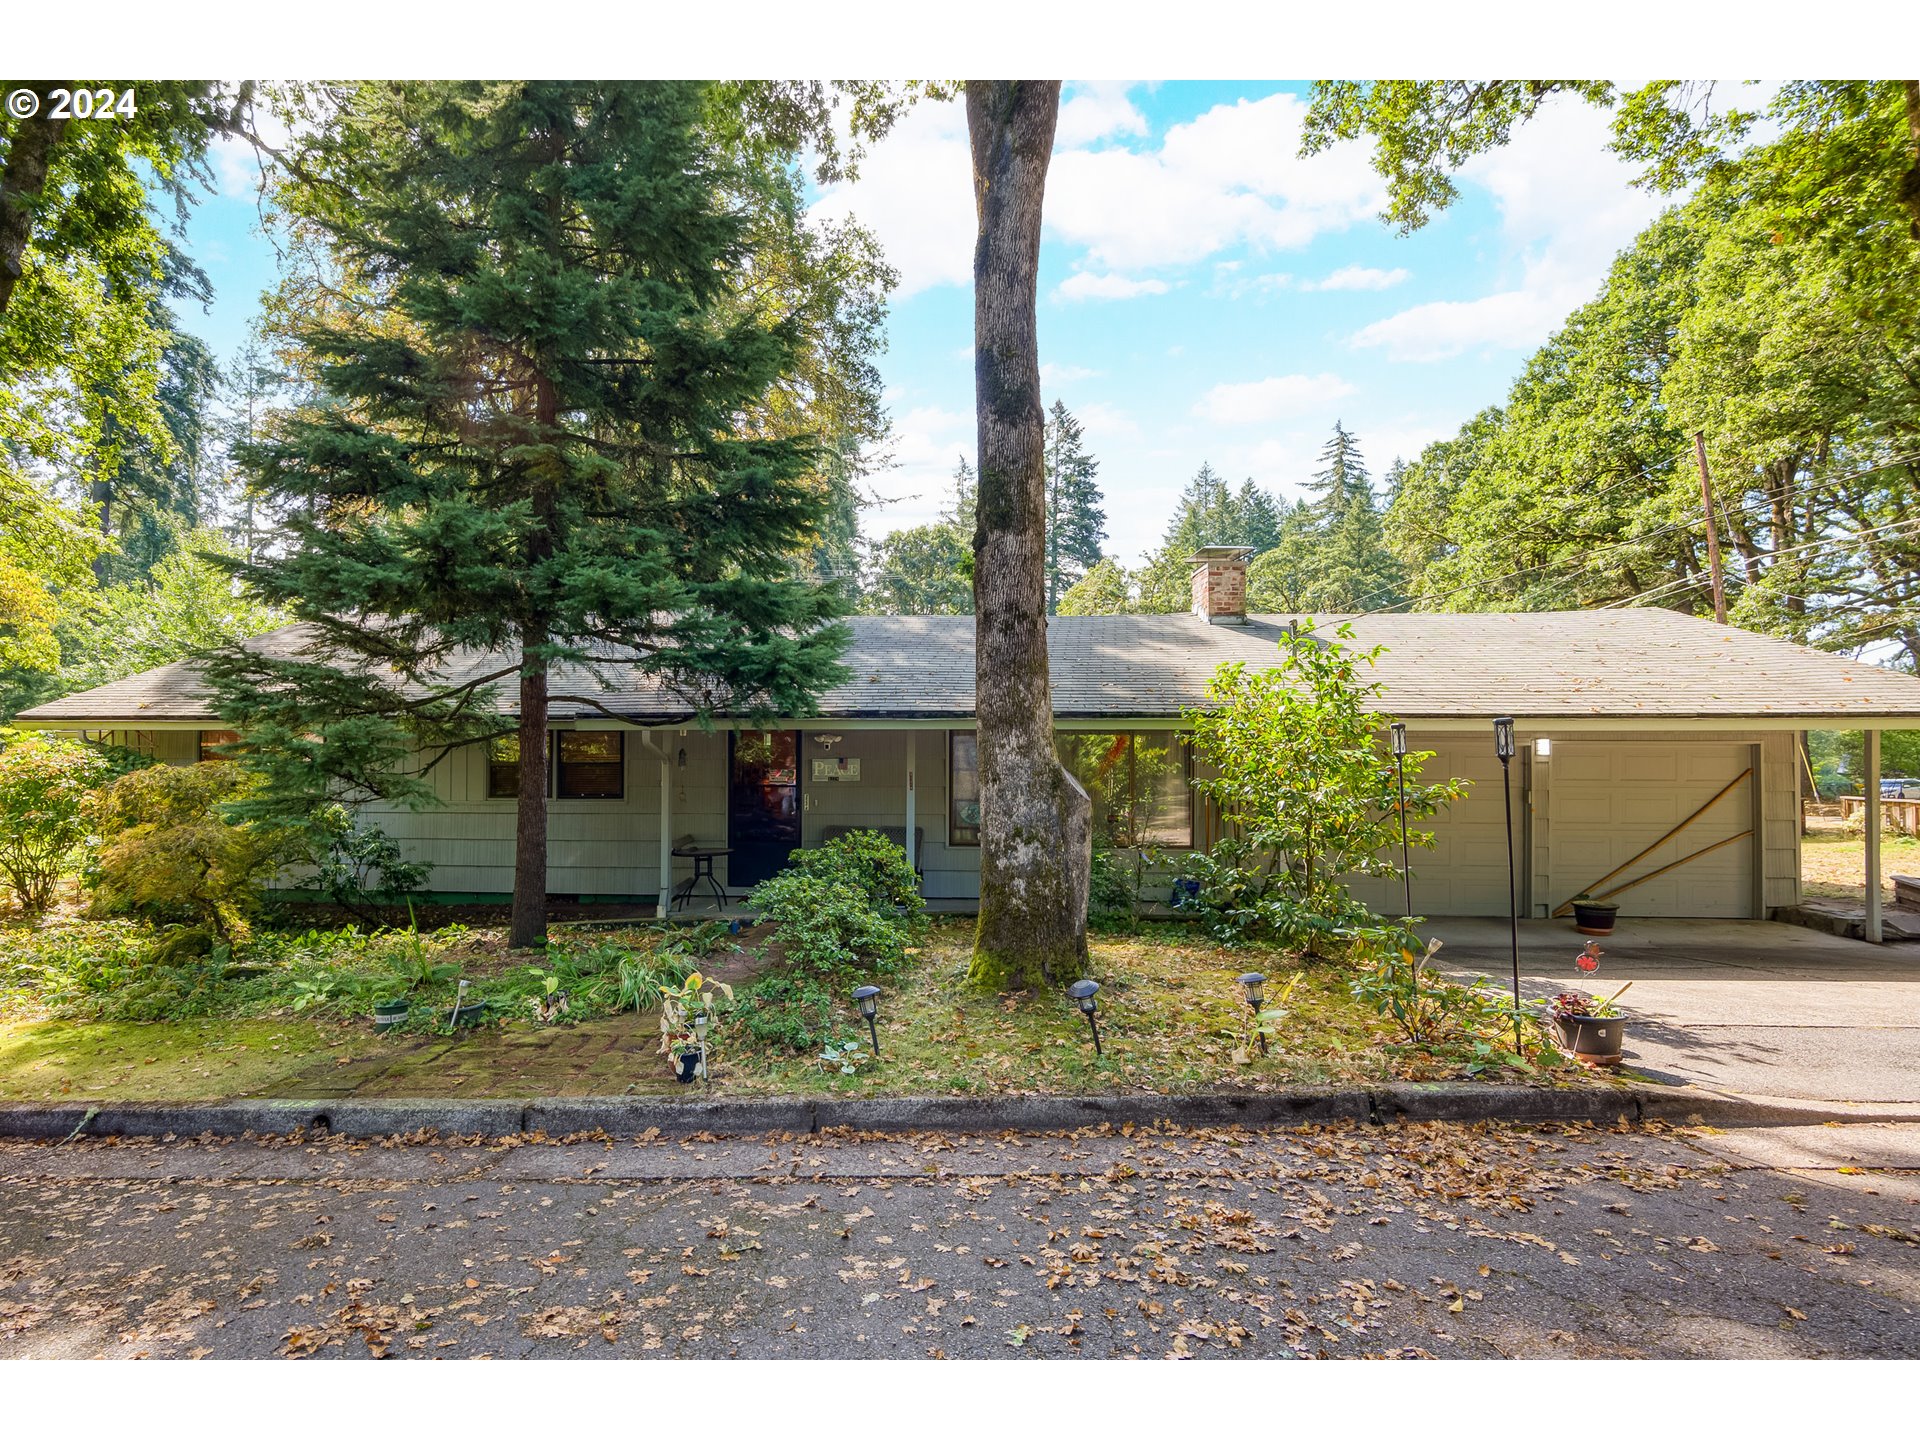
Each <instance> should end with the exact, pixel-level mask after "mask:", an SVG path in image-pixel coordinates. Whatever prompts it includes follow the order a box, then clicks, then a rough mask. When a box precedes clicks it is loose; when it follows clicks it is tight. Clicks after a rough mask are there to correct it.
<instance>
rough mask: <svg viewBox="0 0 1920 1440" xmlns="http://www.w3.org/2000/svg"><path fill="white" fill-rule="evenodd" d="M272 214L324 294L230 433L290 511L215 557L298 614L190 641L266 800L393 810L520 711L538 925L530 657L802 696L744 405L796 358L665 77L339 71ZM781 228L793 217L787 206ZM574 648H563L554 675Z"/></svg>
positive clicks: (527, 862) (788, 602) (683, 97)
mask: <svg viewBox="0 0 1920 1440" xmlns="http://www.w3.org/2000/svg"><path fill="white" fill-rule="evenodd" d="M345 102H346V103H345V104H343V105H341V106H338V107H336V108H335V109H334V110H333V112H332V114H331V116H330V118H329V120H328V122H327V124H326V126H325V127H324V129H323V130H322V131H321V133H319V134H318V135H316V136H314V137H312V138H311V139H310V140H308V141H307V142H306V144H305V153H303V154H302V155H301V156H299V157H298V164H297V166H296V169H295V176H296V178H295V179H294V180H292V181H290V182H289V184H288V186H287V187H286V190H285V192H284V194H283V196H282V197H281V198H282V202H283V204H284V206H285V207H286V208H287V209H288V210H289V211H290V212H291V213H293V214H294V215H296V216H297V217H299V220H300V222H301V223H304V224H306V225H310V226H313V227H316V228H317V231H318V233H319V234H320V235H321V237H322V238H323V240H324V242H325V248H326V250H327V251H328V253H329V254H330V257H331V259H332V262H333V264H334V265H335V267H336V268H337V270H338V272H339V275H340V277H341V283H340V285H339V286H338V287H336V288H337V293H339V294H340V295H341V296H342V297H343V298H341V299H340V300H339V301H338V302H337V303H333V304H329V305H327V306H325V307H322V308H321V309H320V310H319V311H318V312H317V313H315V314H313V315H312V316H310V317H309V318H307V319H306V320H305V321H304V323H303V324H302V326H301V327H300V328H299V330H298V333H297V334H296V335H295V336H294V339H295V340H296V341H297V343H298V345H299V346H301V347H303V349H304V352H305V355H306V357H307V359H308V360H309V361H310V370H311V374H312V376H313V378H314V382H315V393H314V395H313V396H312V398H311V403H310V404H309V405H308V406H306V407H305V408H304V409H302V410H301V411H299V412H297V413H295V414H294V415H292V416H291V417H288V418H287V419H286V420H285V421H284V423H282V424H281V425H279V426H278V427H277V429H276V430H275V432H274V433H273V435H272V436H271V437H270V438H269V439H266V440H264V441H262V442H259V443H256V444H255V445H253V446H252V447H251V448H250V449H249V451H248V452H247V454H246V456H245V457H244V458H245V460H246V462H247V463H248V465H249V467H250V468H251V470H252V472H253V474H254V476H255V478H256V480H257V482H258V484H259V486H260V487H261V489H262V491H263V492H264V495H265V497H266V498H267V500H268V501H269V503H271V504H273V505H274V506H275V508H276V509H278V510H279V511H281V512H283V513H284V514H285V515H286V516H287V520H286V527H285V528H286V533H287V543H286V544H285V545H284V547H283V548H282V550H281V552H280V553H276V554H271V555H261V556H258V557H255V558H254V559H253V560H252V561H251V562H248V561H245V560H241V561H238V562H235V563H234V568H235V569H236V570H237V571H238V572H239V573H240V574H241V575H242V576H243V577H244V579H245V581H246V583H247V584H248V586H250V587H251V589H252V590H253V591H254V592H255V593H256V594H257V595H258V596H260V597H261V598H262V599H264V600H266V601H268V602H269V603H271V604H273V605H275V606H277V607H280V608H281V609H284V610H286V611H288V612H290V613H292V614H294V615H296V616H297V617H299V618H300V619H301V620H304V621H306V622H307V628H306V629H305V630H303V631H299V632H293V634H294V636H296V637H297V640H296V641H295V642H294V643H281V644H278V645H271V646H268V647H265V651H266V653H262V651H261V650H259V649H252V650H250V649H246V648H241V647H233V648H229V649H228V650H226V651H224V652H222V653H220V654H219V655H218V656H217V657H215V659H214V661H213V662H212V664H211V665H210V666H209V677H210V679H211V681H212V683H213V685H214V688H215V690H216V693H217V699H218V703H219V705H220V710H221V714H222V715H223V716H226V717H227V718H228V719H229V720H230V721H231V722H233V723H235V724H236V725H237V727H238V728H240V729H242V730H243V731H244V732H245V734H246V735H247V738H248V740H249V742H250V744H249V746H248V750H249V755H248V763H249V764H251V765H253V766H254V767H255V768H257V769H259V770H261V771H263V772H265V774H266V776H267V778H268V780H269V782H270V783H269V785H268V787H267V793H268V795H269V796H270V797H271V799H270V800H269V802H267V803H269V804H273V805H278V806H281V807H283V808H293V809H298V808H299V807H301V806H306V805H311V804H312V803H313V802H314V801H315V800H316V799H318V798H320V797H322V796H324V795H335V796H344V797H346V798H369V797H374V796H378V797H384V798H387V799H390V800H397V801H400V802H403V803H423V802H424V799H425V797H426V794H427V790H426V786H425V783H424V782H423V780H422V778H421V773H420V772H421V768H422V766H423V764H425V763H429V762H430V760H431V758H432V756H433V755H435V754H437V753H444V752H445V750H446V749H448V748H451V747H455V746H460V745H467V744H474V743H479V742H482V741H486V740H489V739H492V738H494V737H499V736H504V735H507V734H516V735H517V737H518V746H519V752H518V753H519V777H518V821H517V828H516V845H515V870H514V893H513V925H512V942H513V943H514V944H515V945H519V946H524V945H529V944H533V943H536V942H538V941H539V940H540V939H541V938H542V937H543V935H544V933H545V925H546V889H547V883H546V868H547V793H548V783H547V769H548V760H547V737H548V724H547V722H548V705H549V702H550V701H554V700H563V699H564V700H571V701H574V702H575V703H582V704H588V705H591V704H593V703H594V701H593V700H592V698H591V697H583V696H565V695H562V694H560V693H558V691H554V692H552V693H550V686H549V678H550V675H552V674H553V672H554V670H555V667H556V665H559V664H566V663H567V662H573V663H574V664H580V663H584V664H588V665H591V666H593V667H595V669H597V670H598V671H599V672H601V673H607V672H616V673H617V672H619V671H621V670H623V669H624V670H627V671H629V672H639V673H640V674H641V675H643V676H646V677H651V678H652V679H654V680H656V681H657V682H659V683H661V684H663V685H665V686H667V687H668V688H669V689H670V690H672V691H673V692H675V693H677V694H678V695H680V696H682V697H684V698H685V700H686V703H687V707H688V710H689V712H693V713H698V712H701V711H704V710H707V709H710V708H713V707H715V706H718V705H720V704H722V703H733V704H746V705H748V706H749V707H751V708H753V709H755V710H756V711H758V712H760V713H781V714H789V715H791V714H799V713H805V712H806V711H807V710H808V709H809V708H810V705H811V697H812V696H813V695H814V694H816V693H817V692H818V690H819V689H820V688H821V687H823V686H824V685H827V684H830V683H832V682H833V681H835V680H836V679H838V678H839V676H840V674H841V673H842V672H841V670H840V667H839V665H838V661H837V655H838V653H839V651H840V649H841V648H842V647H843V645H844V643H845V631H844V629H843V628H842V627H840V626H838V625H836V624H833V623H832V622H833V621H834V620H835V618H836V616H837V614H838V611H839V608H840V605H839V602H838V601H837V600H836V598H835V595H836V591H835V589H834V587H833V586H832V585H831V584H827V583H821V582H820V581H819V580H817V579H812V578H806V577H805V576H803V574H802V573H801V563H800V561H799V560H798V559H797V558H796V557H804V556H805V555H806V553H807V552H808V550H809V549H810V548H811V547H812V546H813V544H814V543H815V541H816V539H817V536H818V530H819V528H820V526H821V524H822V521H823V520H824V518H825V516H824V514H823V512H824V509H825V502H824V498H823V496H822V493H821V491H820V488H819V487H818V486H817V485H809V484H807V483H805V477H806V475H807V474H808V472H809V470H810V468H811V467H813V466H814V465H815V464H816V463H817V462H818V459H819V457H818V455H817V453H816V451H815V448H814V446H813V445H812V444H811V443H809V442H808V441H806V440H803V439H794V438H780V437H778V436H776V435H774V434H773V433H772V431H771V427H769V426H767V425H765V424H762V423H758V422H759V421H760V420H761V419H762V417H764V415H765V413H766V403H767V397H768V395H769V392H770V390H771V389H772V388H773V387H774V386H775V385H776V383H777V382H778V381H779V380H780V379H781V377H782V376H783V375H784V374H786V373H788V372H789V371H790V369H791V368H792V367H793V365H794V364H795V361H796V351H797V349H798V342H797V339H796V336H795V334H794V332H793V330H792V328H791V327H790V326H789V325H788V324H787V323H786V322H783V321H773V322H768V321H766V320H765V319H762V318H756V316H755V315H754V313H753V311H752V307H751V306H750V305H749V304H748V303H746V302H745V301H744V300H743V298H742V297H743V295H744V294H745V291H746V287H748V286H749V285H750V284H751V283H752V275H751V273H750V271H751V265H750V259H751V257H750V254H749V248H748V244H747V241H746V238H745V226H744V224H743V220H742V217H741V214H740V213H739V211H738V209H737V208H736V207H735V206H734V205H733V204H731V203H730V202H729V199H728V196H729V192H730V190H733V191H734V193H737V187H738V186H739V185H741V184H743V183H748V182H745V181H743V180H742V177H741V176H740V175H739V174H738V173H737V172H735V171H733V170H732V169H730V167H729V165H728V162H727V161H726V159H725V158H724V157H723V156H722V155H720V154H718V153H716V151H715V148H714V146H713V145H712V144H711V143H710V142H708V141H707V140H705V139H703V138H702V136H703V132H702V129H701V124H700V120H701V94H700V91H699V88H698V87H697V86H694V85H686V84H677V83H669V84H600V83H593V84H574V83H554V82H513V83H505V84H481V83H405V84H368V85H362V86H357V87H354V88H352V89H351V90H349V91H348V92H347V93H346V95H345ZM796 223H797V221H796ZM574 673H577V672H574Z"/></svg>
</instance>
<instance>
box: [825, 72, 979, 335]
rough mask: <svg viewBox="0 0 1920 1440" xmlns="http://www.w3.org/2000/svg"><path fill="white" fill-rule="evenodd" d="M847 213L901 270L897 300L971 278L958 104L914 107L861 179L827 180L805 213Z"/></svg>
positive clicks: (969, 202)
mask: <svg viewBox="0 0 1920 1440" xmlns="http://www.w3.org/2000/svg"><path fill="white" fill-rule="evenodd" d="M810 213H811V215H812V216H813V217H814V218H815V219H817V220H838V219H843V218H845V217H847V216H849V215H851V216H852V217H853V218H854V219H856V220H858V221H859V222H860V223H861V224H863V225H865V226H866V227H867V228H868V229H869V230H871V231H873V233H874V234H875V235H877V236H879V238H880V244H881V246H882V248H883V249H884V250H885V252H886V257H887V262H888V263H889V264H890V265H892V266H893V267H894V268H895V269H896V270H898V271H899V272H900V288H899V289H898V290H896V291H895V292H894V293H895V296H896V298H898V299H905V298H906V297H907V296H909V295H912V294H914V293H915V292H917V291H920V290H926V289H930V288H932V287H933V286H935V285H964V284H969V283H971V281H972V279H973V235H974V215H973V162H972V160H971V159H970V158H969V156H968V152H967V114H966V109H965V107H964V106H963V105H961V104H960V103H959V102H958V101H954V102H950V103H947V104H933V103H930V102H926V101H923V102H921V103H920V104H918V105H915V106H914V107H913V108H912V109H911V110H909V111H908V112H907V113H906V115H905V116H903V117H902V118H901V120H900V123H899V124H897V125H895V126H894V128H893V129H892V131H890V132H889V133H888V135H887V137H886V138H885V139H884V140H882V141H880V142H879V143H878V144H877V145H875V146H874V147H873V149H872V150H871V151H870V152H869V153H868V155H867V157H866V158H865V159H864V160H862V161H861V162H860V178H859V179H858V180H855V181H851V182H846V183H842V184H838V185H833V186H830V187H828V188H827V190H826V191H825V192H824V193H823V194H822V195H821V197H820V198H819V200H817V201H816V202H815V203H814V205H813V208H812V210H811V212H810Z"/></svg>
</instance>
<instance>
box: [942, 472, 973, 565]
mask: <svg viewBox="0 0 1920 1440" xmlns="http://www.w3.org/2000/svg"><path fill="white" fill-rule="evenodd" d="M979 495H980V480H979V477H978V476H976V475H975V474H974V473H973V467H972V466H971V465H969V464H967V457H966V456H964V455H962V456H961V457H960V458H959V459H958V460H956V461H954V464H953V509H951V510H949V511H946V512H945V513H943V514H942V515H941V517H940V518H941V519H942V520H944V521H946V522H947V523H948V524H949V525H957V526H959V527H960V528H961V529H962V530H964V531H965V532H966V540H967V544H968V545H969V546H971V545H972V544H973V526H974V519H975V516H974V505H975V503H976V501H977V500H978V499H979Z"/></svg>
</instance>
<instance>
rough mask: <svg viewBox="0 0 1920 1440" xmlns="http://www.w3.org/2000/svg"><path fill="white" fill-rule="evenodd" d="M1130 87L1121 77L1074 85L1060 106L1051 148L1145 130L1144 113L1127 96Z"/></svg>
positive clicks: (1135, 133)
mask: <svg viewBox="0 0 1920 1440" xmlns="http://www.w3.org/2000/svg"><path fill="white" fill-rule="evenodd" d="M1130 88H1131V87H1130V86H1129V85H1128V84H1127V83H1126V82H1124V81H1121V82H1114V81H1102V82H1091V83H1089V82H1080V83H1076V84H1075V85H1073V86H1072V87H1071V93H1070V94H1069V95H1068V97H1067V100H1066V103H1065V104H1063V105H1062V106H1061V107H1060V121H1059V124H1058V125H1057V126H1056V127H1055V129H1054V132H1053V143H1054V148H1055V149H1056V150H1068V149H1072V148H1074V147H1076V146H1080V145H1091V144H1092V143H1093V142H1094V141H1096V140H1106V139H1109V138H1110V137H1112V136H1115V135H1144V134H1146V133H1147V117H1146V116H1144V115H1142V114H1141V113H1140V112H1139V110H1137V109H1136V108H1134V104H1133V102H1132V101H1131V100H1129V99H1128V98H1127V91H1128V89H1130Z"/></svg>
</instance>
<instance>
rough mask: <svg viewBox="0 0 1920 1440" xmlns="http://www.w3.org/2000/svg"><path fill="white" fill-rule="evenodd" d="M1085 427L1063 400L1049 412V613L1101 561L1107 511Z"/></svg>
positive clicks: (1097, 462) (1096, 461)
mask: <svg viewBox="0 0 1920 1440" xmlns="http://www.w3.org/2000/svg"><path fill="white" fill-rule="evenodd" d="M1083 435H1084V430H1083V427H1082V426H1081V424H1080V422H1079V421H1078V420H1076V419H1074V418H1073V413H1072V412H1071V411H1070V410H1068V409H1067V407H1066V406H1065V404H1063V403H1062V402H1061V401H1058V400H1056V401H1054V402H1053V407H1052V408H1051V409H1050V410H1048V411H1047V425H1046V450H1047V542H1046V543H1047V553H1046V567H1047V613H1048V614H1050V615H1051V614H1053V613H1054V612H1056V611H1057V610H1058V609H1059V608H1060V597H1061V596H1062V595H1064V594H1065V593H1066V592H1067V590H1068V589H1069V588H1070V587H1071V586H1072V585H1073V584H1075V582H1077V581H1078V580H1079V579H1080V577H1081V576H1082V575H1084V574H1085V573H1086V572H1087V570H1088V569H1089V568H1090V567H1092V566H1094V565H1098V564H1099V563H1100V554H1101V552H1100V542H1101V541H1103V540H1105V539H1106V538H1107V529H1106V526H1107V515H1106V510H1105V509H1104V508H1103V507H1102V505H1101V500H1100V485H1099V481H1098V480H1097V479H1096V478H1095V477H1096V476H1098V475H1099V473H1100V462H1099V461H1098V460H1096V459H1094V458H1093V456H1091V455H1089V454H1088V453H1087V450H1086V445H1085V443H1084V440H1083Z"/></svg>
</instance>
